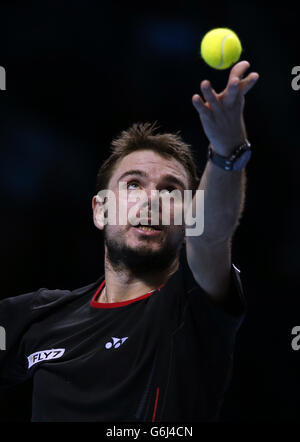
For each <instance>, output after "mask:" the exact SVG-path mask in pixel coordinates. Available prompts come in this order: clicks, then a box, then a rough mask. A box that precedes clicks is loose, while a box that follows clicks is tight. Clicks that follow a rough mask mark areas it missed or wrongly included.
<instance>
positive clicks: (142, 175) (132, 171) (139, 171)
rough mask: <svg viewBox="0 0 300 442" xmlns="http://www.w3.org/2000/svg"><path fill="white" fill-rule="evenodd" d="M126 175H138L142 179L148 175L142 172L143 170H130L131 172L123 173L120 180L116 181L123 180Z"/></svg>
mask: <svg viewBox="0 0 300 442" xmlns="http://www.w3.org/2000/svg"><path fill="white" fill-rule="evenodd" d="M127 175H139V176H141V177H143V178H146V177H147V176H148V175H147V174H146V172H144V171H143V170H139V169H131V170H127V172H124V173H123V174H122V175H121V176H120V178H119V179H118V181H120V180H121V179H122V178H125V177H126V176H127Z"/></svg>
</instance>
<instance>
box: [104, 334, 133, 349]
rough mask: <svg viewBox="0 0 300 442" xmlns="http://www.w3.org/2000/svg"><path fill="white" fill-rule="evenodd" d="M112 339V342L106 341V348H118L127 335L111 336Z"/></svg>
mask: <svg viewBox="0 0 300 442" xmlns="http://www.w3.org/2000/svg"><path fill="white" fill-rule="evenodd" d="M111 339H112V340H113V342H107V343H106V344H105V348H107V349H108V350H109V349H110V348H112V347H113V348H119V347H120V345H122V344H124V342H125V341H126V339H128V336H126V338H111Z"/></svg>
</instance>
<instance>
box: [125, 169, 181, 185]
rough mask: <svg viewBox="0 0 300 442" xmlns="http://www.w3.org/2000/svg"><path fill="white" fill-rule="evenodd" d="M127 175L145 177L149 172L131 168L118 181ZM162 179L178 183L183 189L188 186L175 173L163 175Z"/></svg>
mask: <svg viewBox="0 0 300 442" xmlns="http://www.w3.org/2000/svg"><path fill="white" fill-rule="evenodd" d="M127 175H138V176H140V177H143V178H147V177H148V174H147V173H146V172H144V171H143V170H139V169H131V170H127V172H124V173H123V174H122V175H121V176H120V178H119V179H118V181H120V180H122V178H125V177H126V176H127ZM161 179H162V181H169V182H172V183H174V184H177V185H179V186H180V187H182V189H185V187H186V186H185V185H184V184H183V182H182V181H181V180H180V179H179V178H176V177H175V176H173V175H169V174H167V175H163V176H162V177H161Z"/></svg>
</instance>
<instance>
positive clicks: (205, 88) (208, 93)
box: [200, 80, 219, 112]
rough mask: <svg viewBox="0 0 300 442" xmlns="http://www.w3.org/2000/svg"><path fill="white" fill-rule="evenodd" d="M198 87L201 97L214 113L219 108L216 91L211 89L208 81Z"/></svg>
mask: <svg viewBox="0 0 300 442" xmlns="http://www.w3.org/2000/svg"><path fill="white" fill-rule="evenodd" d="M200 87H201V91H202V94H203V97H204V98H205V100H206V101H207V103H209V105H210V107H211V109H212V110H213V111H214V112H216V111H217V110H218V107H219V99H218V96H217V94H216V91H215V90H214V89H213V88H212V87H211V84H210V82H209V81H208V80H204V81H202V82H201V84H200Z"/></svg>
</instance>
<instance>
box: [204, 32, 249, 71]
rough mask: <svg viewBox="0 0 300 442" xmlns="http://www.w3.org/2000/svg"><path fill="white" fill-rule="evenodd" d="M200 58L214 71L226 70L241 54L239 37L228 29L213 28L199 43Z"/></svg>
mask: <svg viewBox="0 0 300 442" xmlns="http://www.w3.org/2000/svg"><path fill="white" fill-rule="evenodd" d="M200 52H201V56H202V58H203V59H204V61H205V62H206V63H207V64H208V65H209V66H210V67H212V68H214V69H227V68H229V67H230V66H232V65H233V64H234V63H236V62H237V61H238V59H239V58H240V56H241V52H242V45H241V42H240V39H239V37H238V36H237V35H236V33H235V32H233V31H232V30H231V29H228V28H215V29H212V30H211V31H209V32H207V34H205V35H204V37H203V39H202V41H201V48H200Z"/></svg>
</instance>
